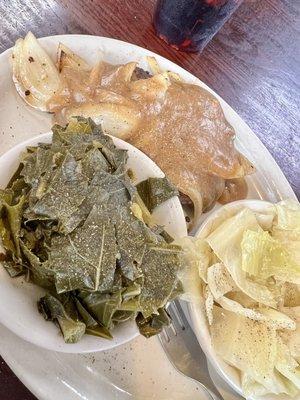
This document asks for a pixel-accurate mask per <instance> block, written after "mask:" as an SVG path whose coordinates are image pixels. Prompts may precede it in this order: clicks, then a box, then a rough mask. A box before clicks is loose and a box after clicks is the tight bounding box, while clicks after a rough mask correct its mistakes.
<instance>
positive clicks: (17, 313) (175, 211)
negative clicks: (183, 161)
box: [0, 132, 187, 353]
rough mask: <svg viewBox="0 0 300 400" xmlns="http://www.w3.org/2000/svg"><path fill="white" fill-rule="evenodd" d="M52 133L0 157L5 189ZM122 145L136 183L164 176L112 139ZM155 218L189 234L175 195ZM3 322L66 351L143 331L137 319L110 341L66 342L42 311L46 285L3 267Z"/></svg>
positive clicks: (99, 346) (178, 233)
mask: <svg viewBox="0 0 300 400" xmlns="http://www.w3.org/2000/svg"><path fill="white" fill-rule="evenodd" d="M51 139H52V133H51V132H49V133H44V134H43V135H40V136H35V137H33V138H32V139H29V140H26V141H25V142H22V143H20V144H18V145H16V146H15V147H13V148H12V149H11V150H9V151H8V152H7V153H5V154H4V155H3V156H2V157H0V171H1V176H0V187H1V188H5V187H6V185H7V184H8V182H9V180H10V178H11V177H12V175H13V174H14V172H15V171H16V169H17V167H18V165H19V163H20V156H21V154H22V152H24V151H25V150H26V147H27V146H36V145H37V144H38V143H50V142H51ZM112 139H113V142H114V144H115V145H116V146H117V147H118V148H122V149H126V150H127V151H128V160H127V164H126V165H127V168H130V169H131V170H132V171H133V172H134V176H135V183H139V182H141V181H142V180H144V179H147V178H149V177H157V178H161V177H164V173H163V172H162V171H161V170H160V168H159V167H158V166H157V165H156V164H155V163H154V162H153V161H152V160H151V159H150V158H149V157H147V156H146V155H145V154H144V153H142V152H141V151H140V150H138V149H137V148H135V147H134V146H132V145H131V144H129V143H126V142H124V141H123V140H121V139H118V138H112ZM153 217H154V219H155V220H156V221H159V224H160V225H163V226H165V228H166V230H167V232H168V233H169V234H170V235H171V236H172V237H174V238H180V237H183V236H186V235H187V231H186V222H185V218H184V214H183V210H182V207H181V205H180V202H179V199H178V197H172V198H171V199H169V200H168V201H166V202H165V203H163V204H161V205H160V206H159V207H157V209H156V210H154V212H153ZM0 293H1V295H0V322H1V323H2V324H3V325H5V326H6V327H7V328H9V329H10V330H11V331H12V332H14V333H15V334H16V335H18V336H20V337H21V338H22V339H24V340H27V341H28V342H31V343H33V344H36V345H37V346H40V347H44V348H45V349H48V350H54V351H61V352H63V353H90V352H96V351H103V350H108V349H111V348H113V347H116V346H119V345H120V344H123V343H126V342H128V341H129V340H132V339H134V338H135V337H136V336H137V335H138V334H139V333H138V329H137V326H136V324H135V322H134V321H127V322H125V323H123V324H119V325H118V326H116V327H115V329H114V330H113V332H112V334H113V339H112V340H107V339H103V338H99V337H96V336H91V335H84V336H83V338H82V339H81V340H80V341H79V342H78V343H74V344H66V343H65V342H64V340H63V337H62V335H61V334H59V331H58V329H57V327H56V326H55V325H54V324H53V323H49V322H47V321H45V320H44V318H43V317H42V316H41V315H40V314H39V312H38V310H37V301H38V300H39V299H40V298H41V297H42V296H43V295H44V294H45V291H44V290H43V289H42V288H39V287H38V286H36V285H33V284H30V283H27V282H26V281H25V279H24V278H23V277H20V278H16V279H11V278H10V277H9V275H8V274H7V273H6V271H5V270H4V269H3V268H1V267H0Z"/></svg>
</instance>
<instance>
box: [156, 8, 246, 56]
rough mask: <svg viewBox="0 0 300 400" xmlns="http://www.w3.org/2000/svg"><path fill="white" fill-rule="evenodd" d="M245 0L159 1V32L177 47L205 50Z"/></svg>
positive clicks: (189, 49) (157, 12)
mask: <svg viewBox="0 0 300 400" xmlns="http://www.w3.org/2000/svg"><path fill="white" fill-rule="evenodd" d="M242 1H243V0H158V1H157V4H156V8H155V12H154V19H153V23H154V27H155V30H156V33H157V35H158V36H159V37H160V38H161V39H163V40H164V41H165V42H167V43H168V44H169V45H170V46H172V47H173V48H175V49H176V50H182V51H189V52H196V51H202V50H203V49H204V47H205V46H206V45H207V43H208V42H209V41H210V40H211V38H212V37H213V36H214V35H215V34H216V33H217V32H218V30H219V29H220V28H221V27H222V26H223V25H224V23H225V22H226V21H227V20H228V19H229V18H230V16H231V15H232V13H233V12H234V11H235V10H236V9H237V7H238V6H239V5H240V4H241V3H242Z"/></svg>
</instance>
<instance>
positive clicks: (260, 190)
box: [0, 35, 295, 400]
mask: <svg viewBox="0 0 300 400" xmlns="http://www.w3.org/2000/svg"><path fill="white" fill-rule="evenodd" d="M41 42H42V44H43V46H45V48H46V49H47V51H49V52H50V53H51V54H52V56H54V55H55V52H56V48H57V45H58V43H59V42H63V43H64V44H65V45H67V46H69V47H71V48H72V49H73V50H74V51H75V52H78V53H79V54H80V55H81V56H82V57H84V58H86V59H87V60H88V61H93V60H95V59H96V58H97V56H98V55H99V54H101V55H103V58H104V59H105V60H106V61H108V62H111V63H115V64H116V63H124V62H127V61H141V65H142V66H143V65H144V66H145V62H143V58H144V57H145V56H151V55H152V56H155V57H156V58H157V60H158V62H159V65H160V66H161V67H162V68H164V69H166V70H171V71H174V72H177V73H179V74H180V75H181V77H182V78H183V79H184V80H185V81H187V82H189V83H194V84H197V85H200V86H202V87H204V88H205V89H207V90H209V91H210V92H211V93H213V94H214V95H215V96H216V97H217V98H218V100H219V101H220V103H221V105H222V107H223V110H224V112H225V115H226V117H227V119H228V121H229V122H230V123H231V124H232V126H233V127H234V129H235V130H236V133H237V145H238V147H239V149H240V150H241V151H242V152H243V153H244V154H245V155H246V156H247V157H248V158H249V159H250V160H251V161H252V162H253V163H254V164H255V166H256V168H257V173H256V174H255V175H253V176H252V177H251V178H250V179H249V184H250V191H249V197H250V198H255V199H265V200H269V201H273V202H274V201H279V200H281V199H283V198H287V197H290V198H295V195H294V193H293V191H292V188H291V187H290V185H289V183H288V182H287V180H286V178H285V177H284V175H283V173H282V172H281V170H280V168H279V167H278V165H277V164H276V162H275V161H274V159H273V158H272V156H271V155H270V153H269V152H268V150H267V149H266V148H265V147H264V146H263V144H262V143H261V142H260V140H259V139H258V138H257V137H256V136H255V134H254V133H253V132H252V131H251V129H250V128H249V127H248V125H247V124H246V123H245V122H244V121H243V120H242V119H241V118H240V117H239V116H238V115H237V113H236V112H235V111H234V110H233V109H232V108H231V107H230V106H229V105H228V104H227V103H226V102H225V101H224V100H222V99H221V98H220V97H219V96H218V95H217V94H216V93H215V92H214V91H213V90H211V89H210V88H208V87H207V86H206V85H205V84H204V83H203V82H201V81H200V80H199V79H197V78H196V77H195V76H193V75H192V74H190V73H189V72H187V71H185V70H184V69H183V68H180V67H179V66H178V65H176V64H174V63H172V62H171V61H169V60H167V59H165V58H163V57H161V56H159V55H156V54H154V53H153V52H151V51H149V50H146V49H143V48H141V47H138V46H135V45H132V44H129V43H125V42H121V41H119V40H114V39H110V38H103V37H95V36H84V35H61V36H52V37H47V38H43V39H41ZM10 53H11V50H10V49H9V50H7V51H6V52H4V53H3V54H2V55H1V56H0V93H1V94H2V95H1V96H0V121H1V130H0V153H2V154H3V153H4V152H6V151H7V150H9V149H10V148H12V147H13V146H14V145H15V144H18V143H20V142H22V141H23V140H25V139H27V138H30V137H32V136H33V135H38V134H39V133H44V132H48V131H49V130H50V128H51V117H50V116H49V115H48V114H45V113H41V112H38V111H35V110H32V109H31V108H30V107H28V106H26V105H25V104H24V102H23V101H22V100H21V99H20V98H19V96H18V95H17V94H16V91H15V88H14V86H13V83H12V80H11V68H10V65H9V54H10ZM257 118H259V116H257ZM206 217H207V215H204V216H203V219H205V218H206ZM200 223H201V221H199V224H198V225H200ZM0 352H1V355H2V356H3V357H4V359H5V360H6V361H7V362H8V364H9V366H10V367H11V368H12V369H13V371H14V372H15V373H16V374H17V375H18V376H19V378H20V379H21V380H22V381H23V382H24V383H25V384H26V385H27V386H28V387H29V388H30V390H32V391H33V392H34V393H35V394H36V395H37V397H38V398H39V399H41V400H50V399H51V400H53V399H54V398H55V399H57V400H65V399H68V400H82V399H88V400H114V399H116V398H118V399H120V400H125V399H129V398H130V399H131V400H132V399H134V400H141V399H143V400H144V399H145V400H146V399H151V400H158V399H159V400H170V397H172V400H187V399H188V400H196V399H198V398H199V399H205V396H204V395H203V394H202V392H201V389H200V388H199V387H198V388H197V387H196V385H195V384H194V383H193V382H190V381H187V380H186V379H185V378H184V377H182V376H181V375H180V374H178V373H177V372H176V371H174V369H173V367H172V366H171V365H170V364H169V363H168V360H167V358H166V357H165V355H164V354H163V352H162V351H161V347H160V345H159V342H158V340H157V339H156V338H153V339H149V340H147V341H146V340H145V339H144V338H142V337H138V338H136V339H134V340H133V341H132V342H130V344H125V345H122V346H119V347H117V348H116V349H113V350H110V351H109V353H107V352H101V353H94V354H92V355H90V356H89V357H87V356H84V355H78V356H75V355H68V354H62V353H53V352H47V351H46V350H43V349H40V348H37V347H35V346H33V345H31V344H29V343H26V342H24V341H22V340H20V339H19V338H17V337H16V336H15V335H13V334H10V332H9V331H7V329H6V328H4V327H2V326H0ZM24 354H27V355H28V356H27V357H24ZM45 359H47V366H45ZM124 364H126V369H125V370H124V369H123V366H124ZM128 366H129V367H130V368H129V367H128ZM131 374H132V375H131ZM212 374H214V371H213V370H212ZM215 380H216V381H217V382H218V385H220V390H221V391H222V394H223V397H224V399H225V400H237V399H240V398H241V397H240V396H238V395H237V394H235V393H233V392H232V391H231V389H230V388H229V387H228V386H226V385H225V384H224V382H223V381H220V380H219V378H218V376H217V375H215ZM141 383H142V384H141ZM196 389H197V390H196ZM200 392H201V393H200ZM197 394H198V395H197ZM170 395H171V396H170ZM117 396H118V397H117Z"/></svg>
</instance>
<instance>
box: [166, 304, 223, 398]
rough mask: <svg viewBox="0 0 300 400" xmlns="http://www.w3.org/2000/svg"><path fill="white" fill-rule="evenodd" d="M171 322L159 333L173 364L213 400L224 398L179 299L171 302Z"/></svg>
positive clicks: (169, 309)
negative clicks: (211, 375) (211, 374)
mask: <svg viewBox="0 0 300 400" xmlns="http://www.w3.org/2000/svg"><path fill="white" fill-rule="evenodd" d="M168 313H169V314H170V317H171V319H172V322H171V324H170V325H169V326H168V327H166V328H165V329H164V330H163V332H162V333H160V334H159V339H160V342H161V345H162V347H163V349H164V351H165V353H166V355H167V356H168V358H169V360H170V362H171V364H173V366H174V367H175V368H176V369H177V370H178V371H179V372H181V373H182V374H183V375H186V376H187V377H189V378H192V379H194V380H196V381H197V382H199V384H200V385H201V387H202V388H203V389H204V390H205V392H206V393H207V394H208V395H209V396H210V399H211V400H223V397H222V396H221V394H220V393H219V391H218V389H217V388H216V386H215V385H214V383H213V381H212V380H211V378H210V375H209V372H208V367H207V361H206V357H205V354H204V352H203V351H202V349H201V347H200V345H199V343H198V340H197V338H196V336H195V334H194V332H193V330H192V329H191V327H190V324H189V322H188V321H187V319H186V317H185V315H184V311H183V309H182V307H181V305H180V303H179V301H178V300H175V301H173V302H171V303H170V304H169V306H168Z"/></svg>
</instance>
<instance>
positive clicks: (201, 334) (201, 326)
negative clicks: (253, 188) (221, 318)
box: [189, 200, 287, 400]
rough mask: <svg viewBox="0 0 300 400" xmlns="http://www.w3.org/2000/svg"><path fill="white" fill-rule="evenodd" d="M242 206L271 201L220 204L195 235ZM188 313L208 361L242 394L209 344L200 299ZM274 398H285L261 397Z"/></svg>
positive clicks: (260, 208) (262, 207)
mask: <svg viewBox="0 0 300 400" xmlns="http://www.w3.org/2000/svg"><path fill="white" fill-rule="evenodd" d="M243 208H250V209H251V210H253V211H254V212H255V211H257V212H267V210H268V208H272V203H269V202H267V201H262V200H240V201H235V202H232V203H229V204H227V205H225V206H222V207H220V208H218V209H217V210H215V211H213V212H212V213H211V214H210V215H209V216H208V218H207V219H206V220H205V222H204V223H203V224H202V225H201V226H200V228H199V229H198V231H197V233H196V235H195V236H196V237H201V238H205V237H207V236H208V235H209V234H210V233H211V232H212V231H213V230H215V229H216V227H217V226H219V225H220V224H221V222H222V220H225V219H226V218H228V217H229V216H233V215H234V214H236V213H237V212H239V211H240V210H242V209H243ZM189 314H190V318H191V320H192V325H193V328H194V332H195V334H196V336H197V339H198V341H199V343H200V345H201V347H202V349H203V351H204V353H205V355H206V357H207V358H208V360H209V362H210V363H211V364H212V366H213V367H214V368H215V370H216V371H217V373H218V374H219V375H220V376H221V378H223V379H224V380H225V381H226V382H227V383H228V384H229V385H230V386H231V387H232V388H233V389H234V390H235V391H236V392H237V393H239V394H240V395H242V389H241V383H240V377H239V373H238V372H237V370H236V369H235V368H233V367H231V366H230V365H228V364H227V363H226V362H224V361H223V360H222V359H221V358H220V357H218V356H217V354H216V353H215V351H214V348H213V347H212V345H211V338H210V332H209V326H208V322H207V318H206V313H205V308H204V304H203V300H202V299H201V301H200V303H193V304H189ZM275 398H276V400H284V399H287V397H286V396H284V395H282V396H274V395H268V396H264V397H262V399H264V400H275ZM249 400H258V398H254V397H250V398H249Z"/></svg>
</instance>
